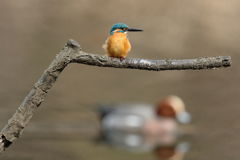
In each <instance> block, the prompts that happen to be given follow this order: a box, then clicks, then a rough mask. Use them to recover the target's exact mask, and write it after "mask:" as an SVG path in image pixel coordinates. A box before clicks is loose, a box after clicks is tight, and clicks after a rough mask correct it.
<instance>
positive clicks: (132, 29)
mask: <svg viewBox="0 0 240 160" xmlns="http://www.w3.org/2000/svg"><path fill="white" fill-rule="evenodd" d="M127 31H129V32H142V31H143V30H142V29H136V28H128V29H127Z"/></svg>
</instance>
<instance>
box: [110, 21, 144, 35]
mask: <svg viewBox="0 0 240 160" xmlns="http://www.w3.org/2000/svg"><path fill="white" fill-rule="evenodd" d="M127 31H130V32H139V31H143V30H141V29H136V28H129V27H128V26H127V25H126V24H124V23H116V24H114V25H113V26H112V28H111V29H110V32H109V33H110V34H113V33H114V32H122V33H126V32H127Z"/></svg>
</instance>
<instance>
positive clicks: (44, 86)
mask: <svg viewBox="0 0 240 160" xmlns="http://www.w3.org/2000/svg"><path fill="white" fill-rule="evenodd" d="M69 63H82V64H87V65H94V66H100V67H115V68H129V69H141V70H153V71H161V70H186V69H192V70H199V69H213V68H220V67H229V66H230V65H231V57H229V56H219V57H206V58H197V59H185V60H184V59H183V60H173V59H172V60H171V59H165V60H147V59H135V58H127V59H125V60H122V61H121V60H120V59H117V58H110V57H106V56H99V55H94V54H88V53H85V52H83V51H81V47H80V45H79V44H78V43H77V42H76V41H74V40H69V41H68V42H67V44H66V45H65V47H64V48H63V49H62V50H61V51H60V53H59V54H57V56H56V57H55V59H54V60H53V62H52V63H51V64H50V66H49V67H48V68H47V69H46V70H45V71H44V73H43V74H42V76H41V77H40V78H39V80H38V81H37V82H36V83H35V84H34V86H33V88H32V89H31V90H30V92H29V93H28V95H27V96H26V98H25V99H24V100H23V102H22V103H21V105H20V106H19V108H18V109H17V111H16V112H15V114H14V115H13V116H12V118H10V119H9V121H8V123H7V124H6V125H5V127H4V128H3V129H2V131H1V133H0V153H1V152H2V151H4V150H5V148H7V147H8V146H10V145H11V144H12V142H13V141H14V140H16V139H18V138H19V137H20V135H21V134H22V132H23V130H24V128H25V127H26V126H27V124H28V123H29V121H30V119H31V118H32V116H33V114H34V112H35V110H36V109H37V108H38V107H39V106H40V105H41V103H42V102H43V101H44V99H45V97H46V95H47V93H48V91H49V90H50V89H51V87H52V86H53V84H54V83H55V81H56V80H57V78H58V76H59V75H60V73H61V72H62V71H63V70H64V68H65V67H66V66H67V65H68V64H69Z"/></svg>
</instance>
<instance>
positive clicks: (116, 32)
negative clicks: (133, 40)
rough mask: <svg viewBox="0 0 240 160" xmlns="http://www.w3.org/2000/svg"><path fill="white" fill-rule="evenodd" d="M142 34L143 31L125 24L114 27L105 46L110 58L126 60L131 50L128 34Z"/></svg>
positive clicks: (117, 24)
mask: <svg viewBox="0 0 240 160" xmlns="http://www.w3.org/2000/svg"><path fill="white" fill-rule="evenodd" d="M128 31H129V32H140V31H143V30H142V29H136V28H129V27H128V26H127V25H126V24H124V23H116V24H114V25H113V26H112V28H111V29H110V32H109V36H108V38H107V40H106V42H105V44H104V45H103V48H104V49H105V50H106V52H107V55H108V56H109V57H115V58H120V59H121V60H122V59H125V58H126V56H127V54H128V52H129V51H130V50H131V44H130V42H129V40H128V36H127V32H128Z"/></svg>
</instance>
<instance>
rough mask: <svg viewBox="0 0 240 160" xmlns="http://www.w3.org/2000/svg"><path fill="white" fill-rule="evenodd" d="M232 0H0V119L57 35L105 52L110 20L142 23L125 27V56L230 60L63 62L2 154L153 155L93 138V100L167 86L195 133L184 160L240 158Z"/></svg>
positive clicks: (32, 157) (13, 158) (156, 92)
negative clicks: (203, 66)
mask: <svg viewBox="0 0 240 160" xmlns="http://www.w3.org/2000/svg"><path fill="white" fill-rule="evenodd" d="M239 17H240V1H238V0H231V1H228V0H220V1H219V0H195V1H190V0H181V1H179V0H171V1H169V0H158V1H157V0H148V1H139V0H121V1H116V0H104V1H103V0H21V1H14V0H1V1H0V35H1V36H0V50H1V63H0V84H1V86H0V88H1V89H0V102H1V107H0V127H1V128H2V127H3V126H4V124H5V123H6V122H7V120H8V119H9V118H10V117H11V116H12V114H13V113H14V112H15V110H16V108H17V107H18V105H19V104H20V103H21V101H22V100H23V98H24V97H25V95H26V94H27V93H28V91H29V90H30V88H31V87H32V85H33V83H34V82H35V81H36V80H37V79H38V77H39V76H40V75H41V74H42V72H43V71H44V69H45V68H46V67H47V66H48V65H49V64H50V62H51V61H52V59H53V58H54V57H55V55H56V53H58V51H59V50H60V49H61V48H62V47H63V45H64V43H65V42H66V41H67V40H68V39H69V38H73V39H75V40H77V41H78V42H79V43H80V44H81V46H82V48H83V50H84V51H87V52H92V53H97V54H104V51H103V49H102V44H103V43H104V41H105V39H106V37H107V35H108V31H109V28H110V27H111V25H112V24H114V23H117V22H124V23H126V24H128V25H129V26H131V27H137V28H142V29H144V32H142V33H130V34H129V37H130V40H131V42H132V46H133V49H132V51H131V53H130V55H129V57H138V58H151V59H161V58H194V57H203V56H218V55H229V56H232V59H233V65H232V67H231V68H227V69H220V70H207V71H164V72H148V71H138V70H126V69H114V68H99V67H93V66H85V65H79V64H75V65H71V66H69V67H67V68H66V70H64V72H63V73H62V74H61V76H60V78H59V79H58V81H57V83H56V84H55V86H54V87H53V89H52V90H51V91H50V93H49V94H48V97H47V99H46V100H45V102H44V103H43V104H42V106H41V108H40V109H39V110H38V111H37V113H36V114H35V116H34V117H33V119H32V121H31V123H30V124H29V126H28V127H27V128H26V130H25V132H24V134H23V136H22V137H21V139H19V140H18V141H16V143H15V144H14V145H12V146H11V148H9V149H8V150H7V151H6V152H5V153H4V154H3V155H0V159H3V160H42V159H45V160H52V159H58V160H65V159H69V160H79V159H82V160H84V159H88V160H107V159H114V160H117V159H119V160H120V159H121V160H122V159H126V160H128V159H129V160H130V159H131V160H133V159H138V160H140V159H144V160H147V159H149V160H151V159H156V157H154V155H153V154H151V153H139V154H136V153H129V152H125V151H119V150H115V149H112V148H109V147H108V146H104V145H98V144H95V143H94V141H93V139H94V137H95V136H96V135H97V129H98V126H99V125H98V120H97V117H96V115H95V113H94V111H93V109H92V107H91V106H92V105H94V104H96V103H102V102H145V103H152V104H154V103H156V102H157V101H158V100H159V99H161V98H163V97H164V96H166V95H169V94H175V95H178V96H180V97H182V98H183V100H184V101H185V103H186V104H187V108H188V110H189V111H190V113H191V114H192V117H193V124H194V125H195V126H196V131H195V132H196V133H195V135H194V136H192V137H191V138H190V141H191V150H190V152H189V153H188V154H187V155H186V159H194V160H203V159H218V160H225V159H231V160H238V159H239V157H240V153H239V148H240V134H239V133H240V125H239V120H240V108H239V99H238V98H239V93H240V89H239V80H240V73H239V71H238V69H239V67H240V64H239V63H238V61H239V59H240V55H239V50H240V45H239V42H240V22H239Z"/></svg>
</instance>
